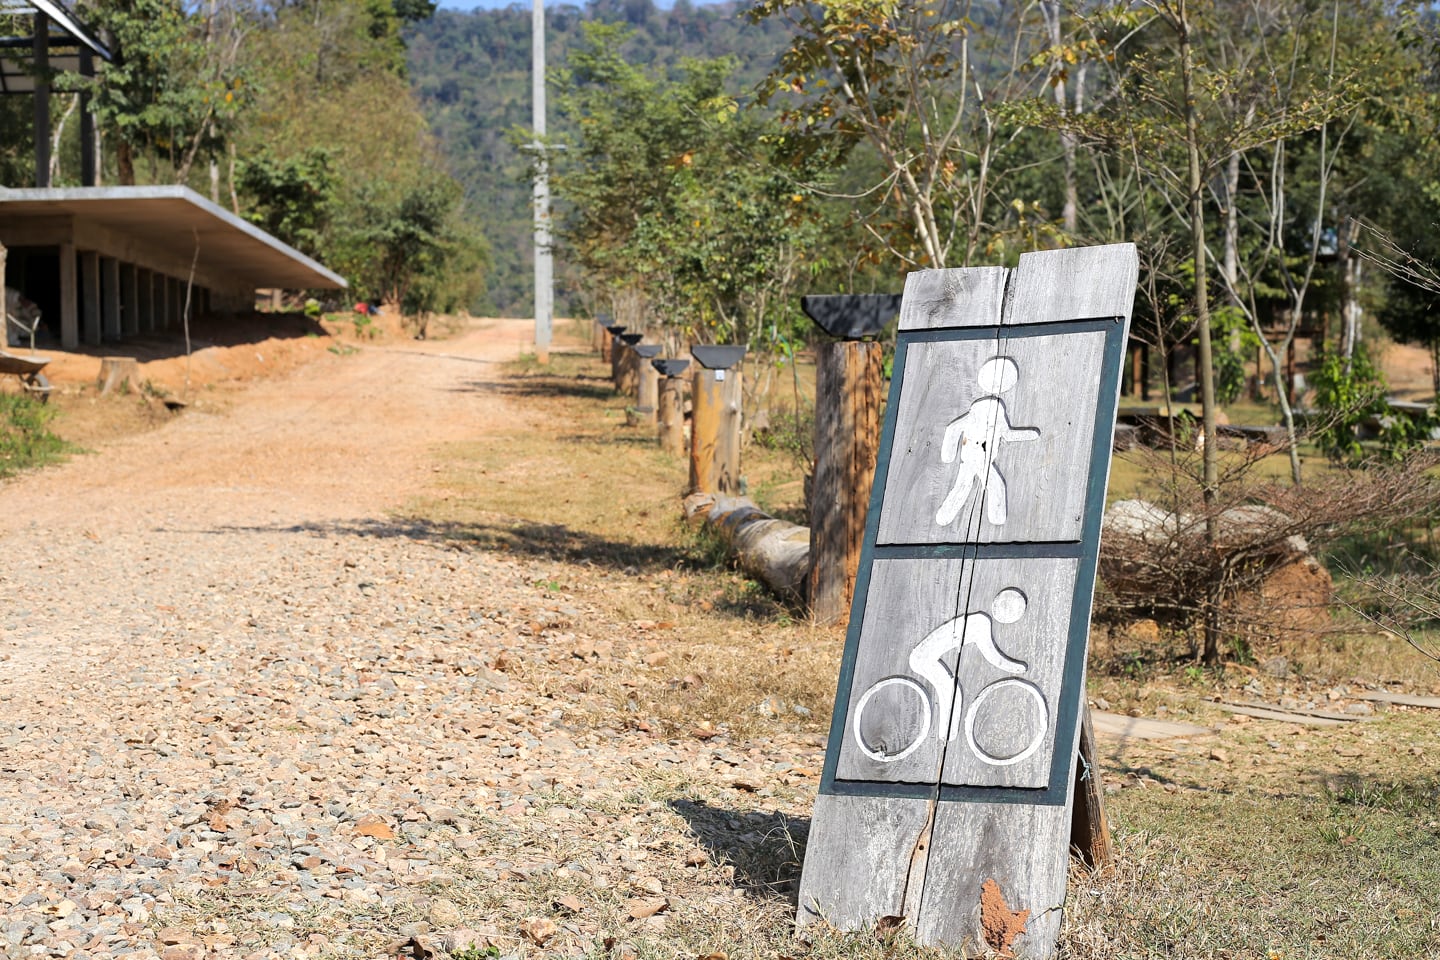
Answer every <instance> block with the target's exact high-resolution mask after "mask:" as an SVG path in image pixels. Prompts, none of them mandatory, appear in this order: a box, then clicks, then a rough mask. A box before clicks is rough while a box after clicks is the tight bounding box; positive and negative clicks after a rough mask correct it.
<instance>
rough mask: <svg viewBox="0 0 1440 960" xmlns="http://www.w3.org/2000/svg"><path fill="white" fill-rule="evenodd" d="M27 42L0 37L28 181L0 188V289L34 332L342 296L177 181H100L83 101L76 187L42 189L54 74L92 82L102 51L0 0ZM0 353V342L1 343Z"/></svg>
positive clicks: (76, 342)
mask: <svg viewBox="0 0 1440 960" xmlns="http://www.w3.org/2000/svg"><path fill="white" fill-rule="evenodd" d="M0 13H5V14H10V15H12V16H21V17H29V22H31V23H32V24H33V29H34V35H33V36H31V37H0V95H4V94H17V95H27V96H30V97H33V98H34V102H35V110H34V116H35V186H34V187H33V188H26V189H14V190H11V189H4V188H0V283H3V284H4V285H5V286H9V287H13V288H15V289H17V290H19V291H20V292H21V293H22V294H24V295H25V296H26V297H28V298H29V299H30V300H33V301H34V302H35V303H36V304H37V305H38V306H39V307H40V309H41V315H42V318H43V320H42V323H43V326H44V328H45V329H44V330H43V331H42V337H44V336H45V334H47V333H48V335H49V337H45V338H46V339H49V338H53V339H54V340H55V341H58V343H59V345H60V346H61V348H62V349H73V348H75V347H79V346H80V345H81V344H82V343H83V344H88V345H92V346H99V345H101V344H103V343H107V342H117V341H122V340H124V339H125V338H127V337H132V336H139V335H143V334H147V333H154V332H157V331H161V330H165V329H169V328H172V327H176V326H178V325H179V323H180V321H181V318H182V311H183V310H184V309H185V305H186V303H187V300H186V297H187V293H188V297H189V299H188V303H189V307H190V312H191V315H192V316H193V315H198V314H201V313H209V312H215V313H240V312H248V311H250V310H252V309H253V307H254V302H255V291H256V289H257V288H271V289H289V290H309V289H328V290H342V289H344V288H345V287H346V283H345V280H344V279H343V278H342V277H340V276H339V275H337V274H335V273H333V272H332V271H330V270H327V269H326V268H325V267H324V266H322V265H321V264H319V263H317V262H315V261H314V260H312V259H310V258H309V257H307V256H305V255H304V254H302V253H300V252H299V251H298V250H295V249H294V248H292V247H290V246H288V245H286V244H284V243H282V242H281V241H279V240H277V239H276V238H275V237H272V236H271V235H270V234H268V233H266V232H265V231H263V230H261V229H259V228H258V227H255V226H254V225H252V224H250V223H248V222H246V221H245V220H243V219H241V218H240V217H238V216H236V215H235V214H233V213H231V212H230V211H228V210H225V209H223V208H222V207H220V206H218V205H217V204H214V203H212V202H210V201H209V200H206V199H205V198H203V197H201V196H200V195H199V194H197V193H195V192H194V191H193V190H191V189H189V188H188V187H183V186H133V187H130V186H115V187H109V186H99V185H98V180H99V172H100V163H99V159H100V158H99V153H98V149H97V137H96V130H95V122H94V117H93V116H92V114H91V112H90V110H89V104H88V102H87V101H88V97H86V96H84V95H82V96H81V102H80V104H79V111H78V112H79V114H80V120H79V124H80V131H81V161H82V162H81V168H82V169H81V182H82V183H83V184H84V185H83V186H79V187H67V188H55V187H52V186H51V184H50V167H51V164H50V149H51V136H52V134H51V130H50V105H49V99H50V83H49V79H48V78H49V77H50V76H51V75H52V73H53V72H57V71H58V72H64V71H73V72H78V73H80V74H81V75H93V72H94V63H95V60H96V58H100V59H103V60H109V59H110V51H109V50H108V48H107V47H106V45H105V44H104V43H103V42H102V40H101V38H99V37H98V36H97V35H96V34H95V33H94V32H93V31H91V30H90V29H89V28H88V27H87V26H86V25H85V24H84V23H82V22H81V21H80V20H79V19H78V18H76V17H75V16H74V15H73V14H72V13H70V12H69V11H68V10H66V9H65V8H64V7H63V6H61V5H60V4H59V3H58V2H56V0H0ZM0 346H3V341H0Z"/></svg>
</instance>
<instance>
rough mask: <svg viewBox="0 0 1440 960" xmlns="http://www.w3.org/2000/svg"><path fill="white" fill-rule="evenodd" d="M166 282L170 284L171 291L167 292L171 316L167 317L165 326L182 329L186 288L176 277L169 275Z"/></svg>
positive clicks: (170, 328)
mask: <svg viewBox="0 0 1440 960" xmlns="http://www.w3.org/2000/svg"><path fill="white" fill-rule="evenodd" d="M165 282H166V283H167V284H168V285H169V286H170V291H169V293H167V294H166V296H167V297H168V298H169V300H170V316H169V317H168V318H167V322H166V324H165V326H166V329H169V330H178V329H180V321H181V316H180V315H181V313H182V311H184V309H185V300H184V297H185V288H184V286H183V285H182V284H181V283H180V281H179V280H176V279H175V278H174V277H169V278H168V279H166V281H165Z"/></svg>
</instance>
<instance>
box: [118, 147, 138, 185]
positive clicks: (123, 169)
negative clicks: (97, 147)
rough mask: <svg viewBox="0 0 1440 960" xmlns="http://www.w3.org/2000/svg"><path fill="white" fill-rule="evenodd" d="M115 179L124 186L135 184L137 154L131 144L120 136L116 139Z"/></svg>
mask: <svg viewBox="0 0 1440 960" xmlns="http://www.w3.org/2000/svg"><path fill="white" fill-rule="evenodd" d="M115 179H117V180H119V181H120V185H121V186H122V187H133V186H135V155H134V153H133V152H132V151H131V149H130V144H129V143H127V142H126V141H125V140H123V139H121V138H118V137H117V138H116V140H115Z"/></svg>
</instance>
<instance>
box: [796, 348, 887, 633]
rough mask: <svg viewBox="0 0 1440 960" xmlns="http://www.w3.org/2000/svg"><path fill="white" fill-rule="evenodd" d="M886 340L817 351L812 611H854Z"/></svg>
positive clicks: (834, 614)
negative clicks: (884, 342)
mask: <svg viewBox="0 0 1440 960" xmlns="http://www.w3.org/2000/svg"><path fill="white" fill-rule="evenodd" d="M882 355H883V350H882V349H881V346H880V344H878V343H874V342H863V341H853V340H848V341H847V340H842V341H840V342H838V343H823V344H820V345H819V347H817V348H816V351H815V479H814V481H813V483H812V484H811V487H810V581H809V583H810V586H809V594H808V595H809V598H810V616H811V617H812V618H813V619H814V620H815V622H816V623H833V622H834V621H836V620H840V619H843V618H844V617H846V616H847V615H849V613H850V599H851V597H852V596H853V594H854V592H855V574H856V571H857V570H858V569H859V567H860V547H861V544H862V542H863V541H864V539H865V511H866V507H868V506H869V504H870V484H871V481H872V480H873V479H874V476H875V454H876V452H877V451H878V450H879V449H880V398H881V390H882V388H883V386H884V377H883V375H882V374H883V356H882Z"/></svg>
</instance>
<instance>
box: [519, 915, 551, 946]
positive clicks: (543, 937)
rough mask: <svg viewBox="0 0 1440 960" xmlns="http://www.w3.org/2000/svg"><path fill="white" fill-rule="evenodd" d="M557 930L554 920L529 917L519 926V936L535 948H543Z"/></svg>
mask: <svg viewBox="0 0 1440 960" xmlns="http://www.w3.org/2000/svg"><path fill="white" fill-rule="evenodd" d="M559 929H560V928H559V927H557V926H556V925H555V921H554V920H550V919H548V918H546V917H531V918H530V919H528V920H526V921H525V922H524V923H522V924H521V925H520V934H521V936H523V937H524V938H525V939H526V940H529V941H530V942H531V943H533V944H535V946H537V947H543V946H545V944H547V943H549V942H550V939H551V938H552V937H554V936H555V934H556V933H557V932H558V931H559Z"/></svg>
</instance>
